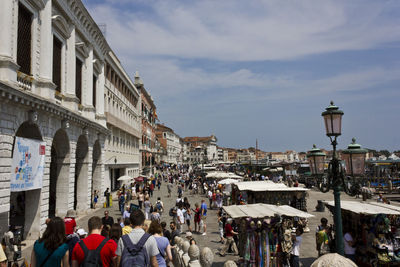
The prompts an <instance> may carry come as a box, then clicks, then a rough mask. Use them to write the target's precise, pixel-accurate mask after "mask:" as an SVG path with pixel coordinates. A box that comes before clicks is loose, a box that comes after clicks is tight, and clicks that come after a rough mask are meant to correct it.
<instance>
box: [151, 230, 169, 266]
mask: <svg viewBox="0 0 400 267" xmlns="http://www.w3.org/2000/svg"><path fill="white" fill-rule="evenodd" d="M154 238H155V239H156V242H157V246H158V249H159V250H160V251H161V252H162V253H163V255H164V257H165V255H166V254H167V252H166V249H167V247H168V245H169V240H168V239H167V238H166V237H163V236H160V237H158V236H157V237H154ZM164 257H163V256H162V255H161V254H158V255H157V262H158V266H159V267H166V266H167V263H166V262H165V259H164Z"/></svg>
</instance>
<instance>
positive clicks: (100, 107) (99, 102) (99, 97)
mask: <svg viewBox="0 0 400 267" xmlns="http://www.w3.org/2000/svg"><path fill="white" fill-rule="evenodd" d="M104 64H105V63H104V62H102V64H101V67H100V73H99V76H98V78H97V86H96V89H97V93H96V117H97V119H98V120H99V123H100V124H102V125H103V126H106V119H105V116H104V105H105V102H104V98H105V97H106V96H105V95H104V86H105V73H104V70H105V68H104Z"/></svg>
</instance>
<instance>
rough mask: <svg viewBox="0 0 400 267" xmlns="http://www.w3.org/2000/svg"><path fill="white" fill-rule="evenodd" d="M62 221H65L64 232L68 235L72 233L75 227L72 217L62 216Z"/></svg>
mask: <svg viewBox="0 0 400 267" xmlns="http://www.w3.org/2000/svg"><path fill="white" fill-rule="evenodd" d="M64 223H65V234H66V235H70V234H73V233H74V228H75V227H76V221H75V219H74V218H71V217H65V218H64Z"/></svg>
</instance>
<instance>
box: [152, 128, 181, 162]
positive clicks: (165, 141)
mask: <svg viewBox="0 0 400 267" xmlns="http://www.w3.org/2000/svg"><path fill="white" fill-rule="evenodd" d="M156 136H157V138H158V140H159V142H160V146H161V147H162V148H163V149H164V151H165V152H166V153H165V154H163V155H162V157H161V161H162V162H163V163H168V164H175V165H177V164H182V161H183V152H182V148H183V144H182V142H181V138H180V137H179V135H177V134H176V133H175V132H174V131H173V130H172V129H171V128H169V127H167V126H165V125H163V124H157V128H156Z"/></svg>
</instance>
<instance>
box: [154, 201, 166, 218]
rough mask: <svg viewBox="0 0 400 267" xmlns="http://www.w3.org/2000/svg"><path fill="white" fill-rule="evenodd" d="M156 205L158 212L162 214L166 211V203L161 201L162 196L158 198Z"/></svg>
mask: <svg viewBox="0 0 400 267" xmlns="http://www.w3.org/2000/svg"><path fill="white" fill-rule="evenodd" d="M155 206H156V208H157V210H158V213H160V216H161V215H162V213H163V211H164V203H163V202H162V201H161V198H160V197H158V198H157V202H156V205H155Z"/></svg>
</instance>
